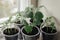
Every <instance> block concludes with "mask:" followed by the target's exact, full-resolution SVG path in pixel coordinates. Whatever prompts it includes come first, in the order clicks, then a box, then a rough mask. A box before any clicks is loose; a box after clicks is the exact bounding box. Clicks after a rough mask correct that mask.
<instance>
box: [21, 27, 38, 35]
mask: <svg viewBox="0 0 60 40" xmlns="http://www.w3.org/2000/svg"><path fill="white" fill-rule="evenodd" d="M22 31H23V33H24V34H26V35H35V34H37V33H38V30H37V28H35V27H33V30H32V32H31V33H27V32H26V31H25V30H24V29H23V30H22Z"/></svg>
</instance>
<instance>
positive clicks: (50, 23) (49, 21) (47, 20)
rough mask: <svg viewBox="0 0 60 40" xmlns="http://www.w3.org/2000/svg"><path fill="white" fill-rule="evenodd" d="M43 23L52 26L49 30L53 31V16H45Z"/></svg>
mask: <svg viewBox="0 0 60 40" xmlns="http://www.w3.org/2000/svg"><path fill="white" fill-rule="evenodd" d="M45 24H46V25H47V26H48V27H51V28H52V30H51V32H53V30H54V29H56V27H55V23H54V22H53V16H51V17H47V18H46V20H45ZM47 31H48V28H47Z"/></svg>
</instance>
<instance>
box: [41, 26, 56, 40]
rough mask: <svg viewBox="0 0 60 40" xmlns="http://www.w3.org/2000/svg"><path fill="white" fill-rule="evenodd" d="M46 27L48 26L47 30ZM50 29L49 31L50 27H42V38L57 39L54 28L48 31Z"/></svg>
mask: <svg viewBox="0 0 60 40" xmlns="http://www.w3.org/2000/svg"><path fill="white" fill-rule="evenodd" d="M47 28H48V30H47ZM47 31H48V32H47ZM50 31H51V27H44V28H42V37H43V40H56V39H57V38H56V35H57V31H56V29H55V30H53V32H50Z"/></svg>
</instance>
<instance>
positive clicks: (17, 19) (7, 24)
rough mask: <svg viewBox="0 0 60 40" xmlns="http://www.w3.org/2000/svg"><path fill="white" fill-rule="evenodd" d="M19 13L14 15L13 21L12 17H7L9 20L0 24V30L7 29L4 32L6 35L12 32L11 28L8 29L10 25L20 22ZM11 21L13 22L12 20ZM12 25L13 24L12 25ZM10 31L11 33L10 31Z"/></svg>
mask: <svg viewBox="0 0 60 40" xmlns="http://www.w3.org/2000/svg"><path fill="white" fill-rule="evenodd" d="M20 16H21V15H20V12H17V13H16V15H15V17H16V18H15V19H13V16H10V17H9V19H8V20H7V21H5V22H3V23H1V24H0V25H3V27H2V30H3V29H4V28H7V30H6V32H7V33H11V31H13V30H12V29H13V28H11V29H10V28H9V27H10V26H11V25H10V24H13V23H14V22H17V21H20ZM12 19H13V20H12ZM13 25H14V24H13ZM10 30H11V31H10ZM15 32H16V30H15Z"/></svg>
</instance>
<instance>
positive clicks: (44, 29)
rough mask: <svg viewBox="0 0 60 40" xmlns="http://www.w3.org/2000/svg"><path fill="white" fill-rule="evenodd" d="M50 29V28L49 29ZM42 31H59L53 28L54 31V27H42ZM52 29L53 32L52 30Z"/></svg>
mask: <svg viewBox="0 0 60 40" xmlns="http://www.w3.org/2000/svg"><path fill="white" fill-rule="evenodd" d="M47 29H48V30H47ZM42 31H44V32H46V33H55V32H57V31H56V29H53V31H52V27H44V28H43V29H42ZM51 31H52V32H51Z"/></svg>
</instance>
